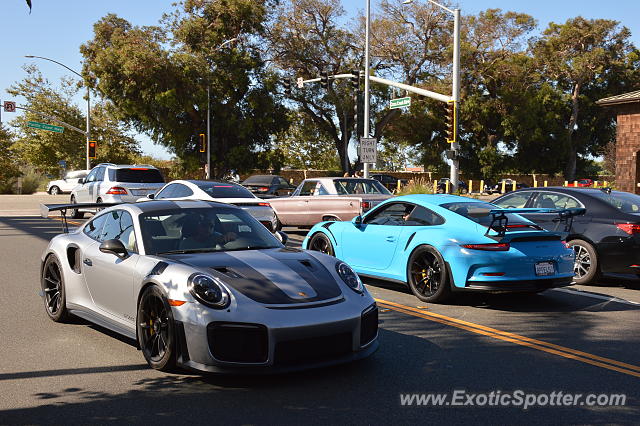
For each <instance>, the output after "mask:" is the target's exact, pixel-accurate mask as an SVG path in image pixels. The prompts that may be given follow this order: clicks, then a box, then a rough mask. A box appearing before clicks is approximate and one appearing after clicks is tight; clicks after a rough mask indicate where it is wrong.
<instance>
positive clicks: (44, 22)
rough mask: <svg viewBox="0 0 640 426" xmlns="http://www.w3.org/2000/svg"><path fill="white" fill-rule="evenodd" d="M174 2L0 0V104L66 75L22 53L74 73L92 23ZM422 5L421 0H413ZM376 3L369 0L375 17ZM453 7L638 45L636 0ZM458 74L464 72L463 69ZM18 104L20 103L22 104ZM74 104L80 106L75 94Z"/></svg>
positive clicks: (160, 154) (496, 0)
mask: <svg viewBox="0 0 640 426" xmlns="http://www.w3.org/2000/svg"><path fill="white" fill-rule="evenodd" d="M175 1H176V0H126V1H124V0H102V1H95V0H56V1H54V0H32V3H33V10H32V12H31V14H29V8H28V7H27V4H26V2H25V0H0V28H1V31H0V34H1V36H0V100H2V101H4V100H15V101H16V102H17V104H18V105H20V103H21V99H19V98H18V99H12V98H10V97H9V95H8V94H7V92H6V90H7V89H8V88H9V87H10V86H11V85H12V84H14V83H15V82H17V81H20V80H22V79H23V78H24V77H25V72H24V71H23V69H22V66H23V65H25V64H28V63H36V64H37V65H38V67H39V68H40V70H41V71H42V73H43V74H44V76H45V77H46V78H48V79H49V80H50V81H52V82H57V81H59V79H60V77H62V76H65V75H70V74H69V72H68V71H66V70H65V69H64V68H62V67H60V66H59V65H57V64H54V63H51V62H48V61H44V60H38V59H27V58H25V57H24V56H25V55H35V56H44V57H48V58H51V59H54V60H56V61H58V62H61V63H63V64H65V65H67V66H68V67H69V68H72V69H75V70H76V71H80V69H81V63H82V55H80V50H79V49H80V45H81V44H83V43H85V42H86V41H87V40H90V39H91V38H92V35H93V24H94V23H95V22H96V21H98V20H99V19H100V18H102V17H103V16H105V15H106V14H108V13H115V14H117V15H119V16H120V17H122V18H125V19H127V20H128V21H129V22H131V23H132V24H134V25H154V24H157V23H158V20H159V19H160V17H161V16H162V14H163V13H165V12H168V11H170V10H172V9H173V8H172V6H171V5H172V3H174V2H175ZM416 1H425V0H416ZM376 3H377V0H372V2H371V7H372V11H373V12H374V13H375V8H376ZM342 4H343V6H344V8H345V10H346V12H347V14H348V15H350V16H356V14H357V13H358V11H360V10H364V9H365V7H366V1H365V0H342ZM458 7H459V8H460V10H461V13H462V15H465V14H475V13H478V12H479V11H481V10H485V9H488V8H499V9H503V10H505V11H506V10H513V11H516V12H524V13H528V14H529V15H531V16H533V17H534V18H536V19H537V20H538V26H539V31H542V30H543V29H544V28H546V26H547V24H548V23H549V22H551V21H553V22H557V23H563V22H565V21H566V20H567V19H569V18H573V17H575V16H578V15H581V16H583V17H585V18H593V19H595V18H606V19H614V20H617V21H620V22H621V24H622V25H625V26H626V27H628V28H629V29H630V30H631V34H632V41H633V42H634V43H635V44H636V46H640V19H638V17H640V13H639V12H640V2H638V0H617V1H593V0H583V1H580V0H536V1H518V0H511V1H507V0H485V1H477V0H460V1H459V2H458ZM463 72H464V70H463ZM22 101H23V100H22ZM77 103H78V105H79V106H80V107H81V108H83V110H84V109H85V108H86V107H85V105H86V102H85V101H83V99H82V97H81V96H78V98H77ZM13 117H15V115H13V114H11V113H5V112H4V111H2V121H3V123H6V122H8V121H10V120H11V119H12V118H13ZM78 138H79V142H80V146H81V147H83V146H84V142H83V136H81V135H80V134H78ZM138 140H139V141H141V148H142V150H143V152H144V153H145V154H150V155H153V156H155V157H157V158H163V159H168V158H170V156H171V154H170V153H168V152H167V151H166V150H165V149H164V148H162V147H161V146H158V145H154V144H153V143H152V142H151V141H150V140H149V139H148V138H147V137H145V136H143V135H140V136H139V137H138Z"/></svg>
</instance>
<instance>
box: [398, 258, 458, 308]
mask: <svg viewBox="0 0 640 426" xmlns="http://www.w3.org/2000/svg"><path fill="white" fill-rule="evenodd" d="M407 279H408V283H409V288H410V289H411V292H412V293H413V294H414V295H415V296H416V297H417V298H418V299H420V300H422V301H423V302H443V301H445V300H447V298H449V296H450V293H451V288H450V286H449V277H448V273H447V267H446V265H445V262H444V259H443V258H442V256H441V255H440V253H438V251H437V250H435V249H434V248H432V247H428V246H423V247H419V248H417V249H416V250H415V251H414V252H413V253H412V254H411V256H410V257H409V262H408V263H407Z"/></svg>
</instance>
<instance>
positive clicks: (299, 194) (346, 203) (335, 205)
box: [269, 177, 393, 227]
mask: <svg viewBox="0 0 640 426" xmlns="http://www.w3.org/2000/svg"><path fill="white" fill-rule="evenodd" d="M392 196H393V195H392V194H391V192H389V190H388V189H387V188H385V187H384V186H383V185H382V184H381V183H380V182H378V181H377V180H375V179H363V178H338V177H336V178H331V177H327V178H315V179H305V180H304V181H303V182H302V183H301V184H300V185H298V187H297V188H296V190H295V191H294V192H293V194H291V196H290V197H281V198H272V199H270V200H269V203H270V204H271V207H273V209H274V210H275V211H276V214H277V215H278V220H279V221H280V223H281V224H282V226H302V227H306V226H309V227H310V226H312V225H314V224H316V223H318V222H320V221H324V220H347V219H351V218H352V217H354V216H357V215H359V214H360V213H362V212H365V211H368V210H369V209H371V208H372V207H374V206H376V205H377V204H378V203H380V202H382V201H384V200H386V199H387V198H391V197H392Z"/></svg>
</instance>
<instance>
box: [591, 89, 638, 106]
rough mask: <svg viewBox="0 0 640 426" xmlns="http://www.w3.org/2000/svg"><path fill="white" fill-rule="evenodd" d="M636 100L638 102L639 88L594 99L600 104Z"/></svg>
mask: <svg viewBox="0 0 640 426" xmlns="http://www.w3.org/2000/svg"><path fill="white" fill-rule="evenodd" d="M636 102H640V90H636V91H634V92H628V93H623V94H622V95H617V96H610V97H608V98H602V99H600V100H599V101H596V104H598V105H601V106H612V105H621V104H630V103H636Z"/></svg>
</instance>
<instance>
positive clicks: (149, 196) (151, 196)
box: [147, 193, 156, 200]
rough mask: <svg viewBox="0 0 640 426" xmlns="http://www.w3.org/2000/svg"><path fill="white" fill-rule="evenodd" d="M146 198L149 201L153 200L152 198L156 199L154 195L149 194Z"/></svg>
mask: <svg viewBox="0 0 640 426" xmlns="http://www.w3.org/2000/svg"><path fill="white" fill-rule="evenodd" d="M147 198H148V199H150V200H153V199H154V198H156V194H154V193H151V194H147Z"/></svg>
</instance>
